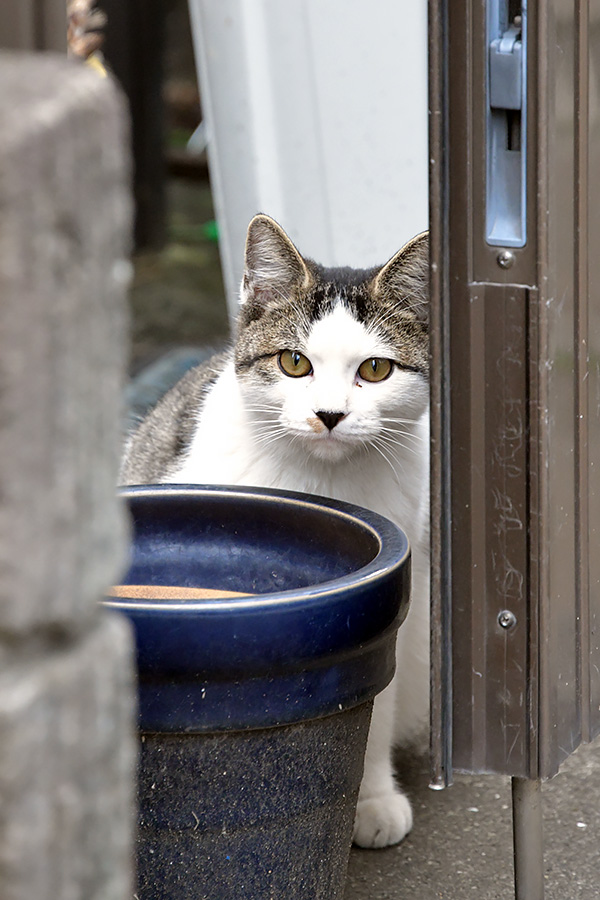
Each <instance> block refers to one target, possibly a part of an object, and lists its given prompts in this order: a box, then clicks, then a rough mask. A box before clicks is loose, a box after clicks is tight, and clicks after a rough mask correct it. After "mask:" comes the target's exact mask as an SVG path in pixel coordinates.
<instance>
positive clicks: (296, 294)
mask: <svg viewBox="0 0 600 900" xmlns="http://www.w3.org/2000/svg"><path fill="white" fill-rule="evenodd" d="M428 266H429V247H428V238H427V234H420V235H418V236H417V237H415V238H413V240H411V241H409V243H408V244H406V246H405V247H403V248H402V249H401V250H400V251H399V252H398V253H397V254H396V255H395V256H394V257H393V258H392V259H391V260H390V261H389V262H388V263H386V264H385V265H384V266H381V267H376V268H373V269H366V270H365V269H351V268H342V269H327V268H324V267H322V266H319V265H317V264H316V263H314V262H313V261H312V260H310V259H306V258H304V257H303V256H301V254H300V253H299V252H298V250H297V249H296V247H295V246H294V245H293V243H292V242H291V241H290V239H289V238H288V237H287V235H286V234H285V232H284V231H283V229H282V228H281V227H280V226H279V225H278V224H277V223H276V222H275V221H274V220H273V219H271V218H269V217H268V216H265V215H258V216H255V217H254V219H253V220H252V221H251V223H250V225H249V228H248V236H247V240H246V260H245V273H244V279H243V283H242V291H241V299H242V305H241V310H240V314H239V319H238V325H237V331H238V334H237V340H236V347H235V368H236V373H237V376H238V380H239V382H240V385H241V387H242V391H243V394H244V399H245V403H246V407H247V409H248V414H249V416H250V417H251V419H252V421H253V422H254V424H255V425H256V427H257V428H258V429H259V432H260V433H261V434H264V436H265V441H267V440H268V439H269V435H270V436H271V437H272V438H273V440H275V441H278V440H282V441H285V442H287V443H290V442H293V444H294V445H295V446H301V447H302V449H303V451H304V452H309V453H312V454H314V455H315V456H316V457H318V458H321V459H326V460H331V461H338V460H340V459H343V458H345V457H347V456H349V455H351V454H353V453H355V452H356V451H357V450H359V449H361V448H364V447H365V446H369V445H371V444H373V443H377V442H378V441H379V442H380V444H381V448H382V449H384V448H385V446H391V444H392V443H393V441H394V437H395V436H397V435H399V434H402V433H403V432H404V431H406V430H407V427H409V423H410V422H412V421H416V420H417V419H418V418H419V417H420V416H421V415H422V414H423V412H424V410H425V408H426V406H427V403H428V396H429V394H428V384H427V374H428V356H429V344H428V307H429V300H428V287H429V268H428ZM261 429H262V431H261Z"/></svg>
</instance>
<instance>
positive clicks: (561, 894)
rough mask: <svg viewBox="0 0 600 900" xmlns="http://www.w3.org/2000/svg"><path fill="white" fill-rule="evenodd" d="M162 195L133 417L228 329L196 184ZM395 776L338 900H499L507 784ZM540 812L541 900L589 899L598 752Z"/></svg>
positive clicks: (145, 266) (594, 880)
mask: <svg viewBox="0 0 600 900" xmlns="http://www.w3.org/2000/svg"><path fill="white" fill-rule="evenodd" d="M169 197H170V202H171V216H170V220H171V221H170V240H169V244H168V245H167V247H166V248H165V249H164V250H163V251H161V252H158V253H151V254H143V255H141V256H139V257H138V259H137V260H136V279H135V283H134V286H133V289H132V294H131V302H132V323H133V325H132V327H133V331H132V334H133V343H132V357H131V372H132V375H133V376H134V379H133V381H132V385H131V386H130V387H129V389H128V401H129V404H130V405H131V406H133V407H134V408H135V410H136V412H137V414H138V415H139V414H140V413H141V412H143V409H144V407H145V406H147V405H148V404H150V403H152V402H153V401H154V400H155V399H157V397H158V395H159V394H160V392H162V390H164V388H165V387H167V386H168V384H169V383H170V381H171V380H173V378H175V377H177V376H178V375H179V374H181V373H182V371H183V370H184V369H185V368H186V367H187V366H188V365H190V364H191V363H193V362H195V361H197V360H198V359H201V358H202V357H203V355H205V354H206V353H207V352H208V351H209V350H210V348H214V347H220V346H222V344H223V342H224V341H225V340H226V339H227V332H228V325H227V316H226V311H225V300H224V296H223V287H222V282H221V275H220V269H219V262H218V248H217V244H216V243H215V241H214V229H213V227H212V225H211V220H212V216H213V212H212V205H211V198H210V190H209V188H208V185H207V184H206V182H203V181H201V180H200V181H189V180H185V181H184V180H172V182H171V184H170V186H169ZM398 767H399V772H400V777H401V781H402V783H403V784H404V785H405V787H406V789H407V791H408V793H409V795H410V796H411V798H412V801H413V806H414V811H415V826H414V829H413V831H412V833H411V834H410V835H409V837H408V838H407V839H406V840H405V841H404V842H403V843H402V844H401V845H400V846H398V847H393V848H390V849H388V850H375V851H365V850H356V849H354V850H352V853H351V856H350V866H349V874H348V883H347V890H346V895H345V900H405V898H406V900H408V898H410V900H438V898H448V900H450V898H452V900H458V898H460V900H463V898H467V900H468V898H471V897H473V898H477V900H510V898H511V897H513V896H514V894H513V873H512V832H511V808H510V804H511V798H510V784H509V780H508V779H506V778H500V777H496V776H480V777H479V776H478V777H472V776H470V777H466V776H457V777H456V780H455V784H454V785H453V786H452V787H450V788H448V789H446V790H444V791H432V790H430V789H429V787H428V774H427V760H425V759H419V758H410V757H408V756H404V757H402V758H399V762H398ZM543 803H544V826H545V879H546V898H547V900H583V898H585V900H590V898H595V897H599V898H600V744H598V743H596V744H594V745H587V746H584V747H582V748H580V750H579V751H578V752H577V753H575V754H574V755H573V756H572V757H571V758H570V759H569V760H568V761H567V762H566V763H565V765H564V768H563V771H562V772H561V774H560V775H558V776H557V777H556V778H555V779H554V780H553V781H552V782H550V783H548V784H547V785H544V790H543ZM307 900H310V898H307ZM528 900H529V898H528ZM531 900H539V898H531Z"/></svg>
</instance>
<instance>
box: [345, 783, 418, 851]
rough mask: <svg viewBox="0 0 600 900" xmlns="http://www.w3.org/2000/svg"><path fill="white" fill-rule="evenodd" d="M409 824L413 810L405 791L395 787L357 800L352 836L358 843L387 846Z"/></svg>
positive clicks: (364, 845) (394, 840)
mask: <svg viewBox="0 0 600 900" xmlns="http://www.w3.org/2000/svg"><path fill="white" fill-rule="evenodd" d="M411 828H412V810H411V808H410V803H409V801H408V798H407V797H406V796H405V795H404V794H401V793H399V792H396V791H394V792H393V793H392V792H389V793H387V794H384V795H383V796H381V797H368V798H367V799H365V800H359V801H358V806H357V807H356V818H355V819H354V837H353V840H354V843H355V844H357V845H358V846H359V847H370V848H375V847H389V846H390V845H391V844H397V843H398V842H399V841H401V840H402V838H403V837H405V836H406V835H407V834H408V832H409V831H410V829H411Z"/></svg>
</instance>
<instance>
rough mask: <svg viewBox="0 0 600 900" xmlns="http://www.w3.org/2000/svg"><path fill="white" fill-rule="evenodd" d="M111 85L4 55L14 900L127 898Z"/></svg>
mask: <svg viewBox="0 0 600 900" xmlns="http://www.w3.org/2000/svg"><path fill="white" fill-rule="evenodd" d="M125 122H126V117H125V115H124V110H123V105H122V103H121V101H120V98H119V97H118V96H117V93H116V91H115V89H114V88H113V86H112V85H111V83H110V82H109V80H108V79H101V78H99V77H98V75H97V74H96V73H94V72H92V71H91V70H88V69H87V68H86V67H84V66H81V65H78V64H74V63H69V62H67V61H65V60H64V59H62V58H60V57H53V56H41V55H40V56H30V55H24V54H21V55H18V54H14V55H12V54H8V53H4V54H0V898H2V900H67V898H68V900H117V898H118V900H125V898H130V897H131V894H132V878H131V868H132V866H131V848H132V829H133V772H134V767H135V755H136V751H135V739H134V700H133V697H134V689H133V669H132V660H131V635H130V632H129V629H128V627H127V626H126V624H125V623H124V622H123V621H121V620H120V619H118V618H116V617H114V616H112V615H109V614H108V613H106V612H105V611H104V610H102V609H101V607H100V606H99V603H98V601H99V599H100V597H101V596H102V593H103V591H104V589H105V588H106V586H107V585H108V584H110V583H114V582H116V581H118V580H119V576H120V574H121V572H122V568H123V565H124V563H125V553H126V546H127V532H126V523H125V519H124V513H123V510H122V509H121V507H120V505H119V504H118V503H117V500H116V499H115V494H114V485H115V483H116V474H117V457H118V452H119V450H118V448H119V419H120V394H121V385H122V378H123V371H124V357H125V340H126V334H127V321H126V316H125V312H124V310H125V290H126V284H127V272H128V264H127V263H126V262H125V258H126V255H127V252H128V249H129V229H130V213H131V209H130V199H129V171H128V164H127V162H126V158H125V153H124V144H125V138H126V134H125V133H124V131H125V128H126V125H125Z"/></svg>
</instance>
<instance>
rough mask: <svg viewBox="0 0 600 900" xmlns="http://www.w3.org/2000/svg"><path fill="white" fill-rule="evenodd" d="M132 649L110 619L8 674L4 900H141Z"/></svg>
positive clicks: (121, 627)
mask: <svg viewBox="0 0 600 900" xmlns="http://www.w3.org/2000/svg"><path fill="white" fill-rule="evenodd" d="M130 640H131V637H130V633H129V627H128V626H127V624H126V622H125V620H123V619H121V617H118V616H116V615H115V616H113V615H108V614H107V615H106V616H103V617H102V619H101V623H100V624H99V625H98V627H96V628H94V629H93V630H92V631H91V632H90V633H89V634H88V635H87V636H86V637H85V638H84V639H83V640H81V641H76V642H73V643H71V644H69V645H67V646H57V647H55V648H54V649H53V650H51V651H48V652H47V653H45V655H43V656H42V658H37V659H35V658H28V659H23V658H19V660H18V662H16V663H15V664H14V665H12V666H9V667H8V668H7V669H5V670H4V671H3V672H2V674H1V675H0V897H2V900H32V898H35V900H125V898H128V897H131V896H132V890H133V887H132V884H131V872H130V869H131V852H132V847H131V833H132V808H133V806H132V801H133V797H132V785H133V775H134V769H135V763H136V747H137V742H136V739H135V737H134V723H133V716H132V701H131V697H132V690H133V684H132V682H133V674H132V666H131V661H130Z"/></svg>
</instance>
